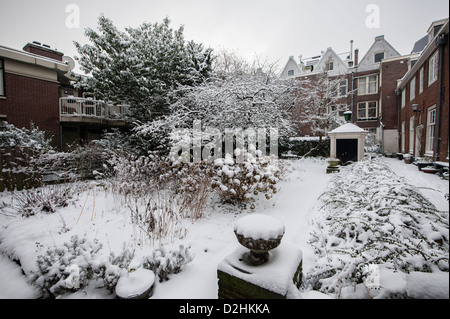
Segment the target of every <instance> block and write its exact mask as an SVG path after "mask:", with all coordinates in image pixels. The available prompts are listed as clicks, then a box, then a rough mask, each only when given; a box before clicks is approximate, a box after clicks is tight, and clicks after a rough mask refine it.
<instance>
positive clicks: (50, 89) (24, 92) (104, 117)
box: [0, 42, 130, 149]
mask: <svg viewBox="0 0 450 319" xmlns="http://www.w3.org/2000/svg"><path fill="white" fill-rule="evenodd" d="M72 63H73V60H72V59H71V58H69V57H66V56H64V54H63V53H62V52H59V51H57V50H54V49H52V48H50V47H49V46H47V45H42V44H41V43H39V42H33V43H28V44H27V45H25V47H24V48H23V50H16V49H12V48H8V47H5V46H1V45H0V122H8V123H10V124H13V125H14V126H16V127H19V128H22V127H26V128H30V123H31V122H33V124H34V125H35V126H37V127H39V129H41V130H43V131H45V132H46V134H47V137H51V138H52V142H53V145H54V146H55V147H57V148H59V149H66V148H67V147H68V146H69V145H72V144H82V143H84V142H86V141H90V140H92V139H97V138H99V137H100V136H101V134H102V132H103V131H104V130H105V129H108V128H111V127H119V128H124V127H128V126H129V124H130V122H129V121H127V119H126V115H127V108H126V106H122V105H117V106H114V105H108V104H106V103H104V102H102V101H95V100H92V99H85V98H83V97H82V94H81V92H78V91H77V90H75V89H74V88H73V87H71V85H70V81H71V80H73V79H72V78H71V77H70V75H69V71H70V70H71V68H72V67H73V65H71V64H72Z"/></svg>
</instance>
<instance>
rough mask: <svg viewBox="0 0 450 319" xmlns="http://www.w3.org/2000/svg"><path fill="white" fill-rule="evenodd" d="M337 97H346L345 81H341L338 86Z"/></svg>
mask: <svg viewBox="0 0 450 319" xmlns="http://www.w3.org/2000/svg"><path fill="white" fill-rule="evenodd" d="M339 95H340V96H346V95H347V79H345V80H342V81H341V83H340V84H339Z"/></svg>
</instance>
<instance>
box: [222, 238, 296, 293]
mask: <svg viewBox="0 0 450 319" xmlns="http://www.w3.org/2000/svg"><path fill="white" fill-rule="evenodd" d="M247 252H248V250H247V249H245V248H244V247H238V248H237V249H236V250H235V251H234V252H233V253H231V254H230V255H228V256H227V257H225V258H224V259H223V260H222V261H221V262H220V264H219V265H218V267H217V278H218V280H219V281H218V284H219V291H218V297H219V299H286V297H287V294H288V292H289V288H290V287H291V286H292V285H294V286H295V287H296V288H297V289H298V288H299V287H300V284H301V282H302V252H301V250H300V249H298V247H297V246H296V245H294V244H291V243H288V242H282V243H281V245H280V246H279V247H278V248H275V249H273V250H271V251H270V252H269V260H268V262H267V263H265V264H263V265H260V266H254V265H250V264H249V263H248V262H246V261H245V259H244V258H243V255H245V254H246V253H247Z"/></svg>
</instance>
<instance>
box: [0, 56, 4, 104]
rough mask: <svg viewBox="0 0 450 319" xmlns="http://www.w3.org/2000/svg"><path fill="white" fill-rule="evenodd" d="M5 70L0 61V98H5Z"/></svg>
mask: <svg viewBox="0 0 450 319" xmlns="http://www.w3.org/2000/svg"><path fill="white" fill-rule="evenodd" d="M4 70H5V68H4V66H3V60H2V59H0V96H5V76H4V74H5V72H4Z"/></svg>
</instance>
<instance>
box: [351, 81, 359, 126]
mask: <svg viewBox="0 0 450 319" xmlns="http://www.w3.org/2000/svg"><path fill="white" fill-rule="evenodd" d="M354 81H355V72H352V94H351V99H352V102H351V104H352V108H351V111H352V113H353V114H358V113H357V112H355V109H354V107H355V106H354V96H355V92H354V91H353V90H354V84H353V82H354ZM352 122H353V121H352Z"/></svg>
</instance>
